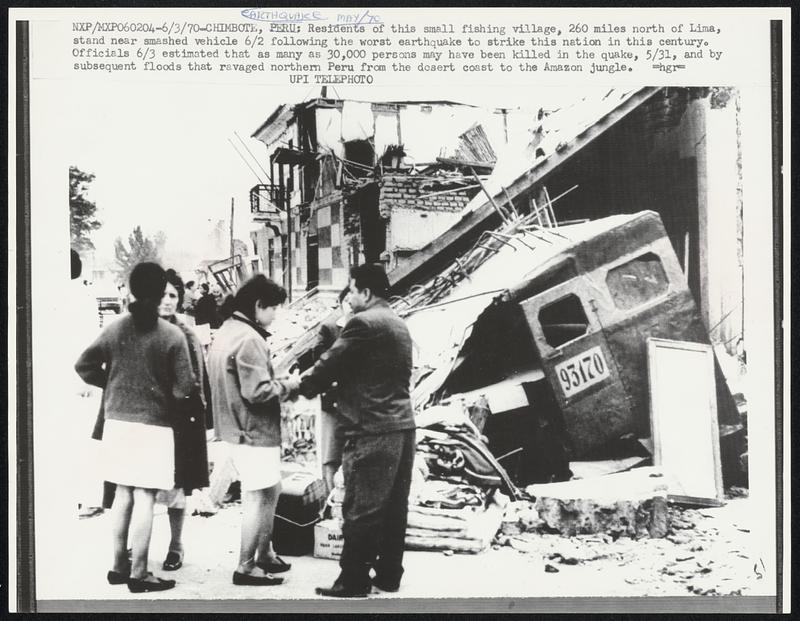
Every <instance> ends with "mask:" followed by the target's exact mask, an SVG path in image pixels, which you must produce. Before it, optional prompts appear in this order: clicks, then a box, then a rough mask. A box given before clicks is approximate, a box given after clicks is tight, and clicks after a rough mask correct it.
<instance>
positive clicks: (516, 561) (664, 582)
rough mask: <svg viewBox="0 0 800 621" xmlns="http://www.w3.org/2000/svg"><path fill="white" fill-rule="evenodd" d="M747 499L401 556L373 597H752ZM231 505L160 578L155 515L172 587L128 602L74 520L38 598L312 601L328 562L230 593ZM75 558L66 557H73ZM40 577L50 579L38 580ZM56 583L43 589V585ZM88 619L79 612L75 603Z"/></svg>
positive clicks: (188, 530)
mask: <svg viewBox="0 0 800 621" xmlns="http://www.w3.org/2000/svg"><path fill="white" fill-rule="evenodd" d="M748 502H749V501H748V499H747V498H736V499H731V500H729V501H728V503H727V505H726V506H724V507H720V508H714V509H702V510H686V511H680V510H678V509H675V508H673V509H671V510H672V513H673V515H672V527H671V529H670V534H669V536H668V537H666V538H664V539H643V540H638V541H633V540H630V539H624V538H622V539H618V540H617V541H612V540H611V539H610V538H609V537H607V536H598V535H593V536H579V537H572V538H566V537H560V536H556V535H534V534H526V535H520V536H517V537H513V538H509V539H507V540H505V541H504V540H500V541H499V542H496V543H495V544H494V545H493V546H492V547H491V548H490V549H487V550H486V551H485V552H483V553H481V554H476V555H463V554H447V553H440V552H408V553H407V557H406V563H405V565H406V575H405V578H404V581H403V586H402V589H401V590H400V592H399V593H397V594H387V593H380V594H377V593H376V594H375V595H373V596H372V597H374V598H384V599H391V598H434V597H436V598H438V597H453V598H456V597H458V598H464V597H504V598H524V597H559V596H591V597H620V596H625V597H628V596H685V595H693V594H694V595H734V594H741V595H746V594H753V593H759V582H760V580H761V578H762V574H763V571H762V570H761V569H760V568H759V561H758V559H756V558H754V557H753V555H752V554H751V552H750V551H749V544H748V539H749V525H748V523H747V521H746V518H747V516H748V515H749V512H748ZM240 511H241V509H240V505H239V504H238V503H234V504H229V505H226V506H225V507H224V508H223V509H222V510H220V511H219V513H217V514H216V515H213V516H210V517H201V516H199V515H194V516H191V517H188V518H187V521H186V527H185V538H184V541H185V547H186V557H185V563H184V566H183V568H182V569H180V570H178V571H177V572H174V573H173V574H172V575H169V573H168V572H162V571H161V570H160V565H161V561H162V560H163V558H164V555H165V553H166V548H167V544H168V540H169V527H168V521H167V517H166V512H165V510H164V508H163V507H158V513H157V515H156V518H155V522H154V528H153V539H152V545H151V551H152V552H151V567H152V568H153V569H154V570H155V572H156V574H157V575H162V576H169V577H174V578H175V579H176V580H177V581H178V585H177V587H176V588H175V589H173V590H171V591H167V592H164V593H156V594H147V595H145V596H143V595H134V594H131V593H129V592H128V590H127V588H126V587H125V586H113V587H112V586H109V585H108V584H107V583H106V582H105V573H106V571H107V570H108V569H109V567H110V564H109V563H110V536H109V532H108V530H109V516H108V514H107V513H106V514H103V515H99V516H96V517H93V518H89V519H84V520H80V522H79V527H78V528H77V529H76V531H75V532H77V533H78V536H77V539H76V540H75V541H74V542H73V543H74V549H75V550H76V555H75V557H76V559H77V560H78V565H77V567H75V571H71V572H70V573H69V574H66V575H64V574H63V572H60V571H58V569H59V568H41V573H40V575H39V586H40V588H39V597H40V598H45V599H69V600H92V599H104V600H136V599H142V598H147V599H154V600H174V599H179V600H216V599H234V600H238V599H243V600H244V599H251V600H252V599H258V600H269V599H279V600H292V599H302V600H309V599H312V600H313V599H321V598H319V597H318V596H316V595H315V594H314V587H315V586H318V585H328V584H329V583H330V582H332V581H333V579H334V578H335V577H336V575H337V571H338V566H337V564H336V563H335V562H334V561H330V560H323V559H316V558H313V557H311V556H307V557H300V558H296V557H295V558H291V557H287V560H289V561H290V562H291V563H293V568H292V570H291V571H290V572H289V573H288V574H284V575H286V582H285V583H284V584H283V585H281V586H277V587H242V586H234V585H233V584H232V583H231V573H232V571H233V569H234V567H235V565H236V557H237V550H238V540H239V520H240V515H241V513H240ZM78 551H80V553H79V554H78V553H77V552H78ZM48 570H49V571H51V572H53V573H52V575H49V576H48ZM56 575H57V576H58V579H57V580H55V579H53V578H54V576H56ZM86 609H87V610H89V609H91V604H89V603H87V604H86Z"/></svg>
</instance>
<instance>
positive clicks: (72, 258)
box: [69, 248, 83, 280]
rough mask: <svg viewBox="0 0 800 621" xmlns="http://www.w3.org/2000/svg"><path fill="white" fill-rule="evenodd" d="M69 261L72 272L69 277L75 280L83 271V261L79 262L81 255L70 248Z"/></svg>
mask: <svg viewBox="0 0 800 621" xmlns="http://www.w3.org/2000/svg"><path fill="white" fill-rule="evenodd" d="M69 263H70V273H71V274H72V275H71V276H70V278H71V279H72V280H75V279H76V278H78V277H79V276H80V275H81V272H82V271H83V263H82V262H81V257H80V255H78V253H77V252H75V251H74V250H73V249H72V248H70V249H69Z"/></svg>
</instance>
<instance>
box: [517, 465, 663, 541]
mask: <svg viewBox="0 0 800 621" xmlns="http://www.w3.org/2000/svg"><path fill="white" fill-rule="evenodd" d="M525 491H526V492H527V493H529V494H531V495H533V496H535V497H536V502H535V505H534V506H535V509H536V511H537V513H538V515H539V518H540V519H541V520H542V522H543V526H542V527H541V528H544V529H547V530H549V531H550V532H557V533H559V534H562V535H567V536H574V535H578V534H592V533H607V534H609V535H611V536H612V537H621V536H627V537H631V538H635V539H638V538H642V537H664V536H666V534H667V531H668V527H669V513H668V507H667V480H666V478H665V477H664V475H663V472H662V471H661V470H660V469H659V468H653V467H649V468H637V469H635V470H631V471H629V472H621V473H616V474H610V475H606V476H601V477H593V478H590V479H582V480H577V481H565V482H563V483H544V484H535V485H530V486H528V487H527V488H526V490H525Z"/></svg>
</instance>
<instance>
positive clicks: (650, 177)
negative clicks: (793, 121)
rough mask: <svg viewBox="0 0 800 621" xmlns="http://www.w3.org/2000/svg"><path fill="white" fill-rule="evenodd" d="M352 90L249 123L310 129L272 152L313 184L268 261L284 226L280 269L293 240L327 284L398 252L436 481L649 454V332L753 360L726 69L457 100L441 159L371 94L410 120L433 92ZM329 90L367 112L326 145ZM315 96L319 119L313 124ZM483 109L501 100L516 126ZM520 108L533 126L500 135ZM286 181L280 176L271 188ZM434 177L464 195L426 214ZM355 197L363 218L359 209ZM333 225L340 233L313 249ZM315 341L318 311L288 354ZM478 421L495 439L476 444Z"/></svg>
mask: <svg viewBox="0 0 800 621" xmlns="http://www.w3.org/2000/svg"><path fill="white" fill-rule="evenodd" d="M359 103H360V102H359ZM346 104H347V102H330V101H328V100H315V101H314V102H311V104H305V105H301V106H299V107H295V108H293V109H289V108H279V109H278V110H276V112H275V113H274V114H273V117H271V119H270V120H268V122H267V123H265V125H264V126H263V127H262V128H261V129H260V130H259V131H258V132H257V134H259V135H260V138H261V139H264V140H265V142H268V141H269V140H272V141H273V142H274V141H277V140H278V139H279V138H280V136H284V137H285V134H282V133H280V132H279V131H278V129H276V127H279V128H280V131H286V128H291V127H292V125H293V124H297V125H298V127H300V128H301V130H300V134H301V136H306V137H305V138H301V143H302V144H303V145H304V146H303V148H302V149H299V150H297V149H295V148H294V145H293V144H292V141H289V150H288V151H287V150H286V149H283V148H279V149H277V150H276V151H275V152H274V153H273V156H272V158H271V163H272V164H273V166H276V165H277V166H279V167H280V166H284V165H285V166H288V167H289V168H290V169H291V168H292V167H298V168H300V169H302V170H303V175H302V176H301V181H302V183H301V185H302V187H303V188H305V189H303V190H302V191H301V193H300V196H299V199H306V200H301V201H300V202H299V203H298V208H297V210H296V212H295V211H293V208H292V207H291V205H290V203H285V204H284V205H283V209H287V205H288V212H289V214H290V215H289V218H288V220H286V221H285V222H284V223H283V224H281V219H280V217H278V216H273V215H269V216H267V219H270V218H271V220H270V221H271V222H272V224H270V226H273V227H274V235H273V236H272V237H269V239H268V242H269V243H268V244H267V246H268V247H269V248H270V251H269V257H268V261H267V262H266V263H265V265H270V266H272V265H273V264H275V262H276V259H275V256H276V255H275V253H274V252H273V250H272V249H273V248H275V247H276V245H280V244H284V245H283V250H282V253H283V254H282V255H281V256H282V257H285V258H284V259H281V260H278V261H277V263H278V264H280V266H281V267H282V269H283V271H281V270H277V271H271V272H270V273H271V274H286V269H287V260H286V258H288V256H289V255H290V254H291V255H292V256H293V257H294V259H295V261H296V262H295V263H292V262H291V259H289V260H288V265H290V266H291V265H293V266H294V267H293V268H292V269H290V270H289V280H288V283H287V284H288V285H289V286H295V287H297V286H298V285H302V286H303V288H304V289H305V290H307V291H310V290H312V289H314V288H317V289H319V291H323V290H325V289H326V288H327V290H328V291H330V292H335V291H336V290H337V289H338V288H340V287H341V286H342V285H344V284H345V282H346V274H347V267H348V266H349V265H353V264H357V263H360V262H363V261H372V262H375V261H381V262H383V263H384V264H385V265H386V266H387V271H388V273H389V278H390V282H391V284H392V296H393V297H392V299H391V303H392V306H393V307H394V309H395V310H396V312H398V314H399V315H401V316H402V317H404V318H405V320H406V322H407V324H408V326H409V329H410V331H411V334H412V338H413V339H414V347H415V350H414V374H413V377H412V390H413V394H412V398H413V403H414V407H415V410H416V411H417V413H418V416H419V420H420V421H421V424H420V427H421V431H422V433H421V441H420V445H421V449H420V450H421V453H423V454H424V455H425V461H426V464H427V466H426V467H424V468H422V469H426V471H430V470H431V468H430V466H431V465H436V467H435V468H433V470H434V471H436V472H435V475H436V476H435V477H434V478H436V479H437V485H438V483H439V482H441V481H450V482H451V483H453V484H455V485H466V486H468V487H467V491H466V492H464V493H466V494H467V496H469V494H470V493H471V492H470V491H469V489H470V488H469V486H470V485H473V486H475V485H477V486H478V487H482V488H485V489H489V490H501V491H502V492H504V493H506V494H507V495H508V497H510V498H511V499H512V500H516V499H521V498H525V497H526V495H525V493H524V491H523V490H524V488H526V487H527V486H530V485H531V484H542V483H545V484H547V483H552V482H559V481H569V480H570V479H571V478H572V477H573V475H574V469H575V467H576V465H578V464H580V463H581V462H584V463H586V462H600V461H609V460H611V461H613V460H617V462H619V460H620V459H623V461H624V460H625V459H626V458H635V459H633V461H631V460H630V459H628V461H624V464H625V465H624V466H620V467H618V469H626V468H628V467H629V466H630V465H631V464H632V463H636V464H637V465H643V464H644V465H646V464H648V463H653V461H654V460H653V456H654V454H655V453H657V452H658V449H657V447H654V438H653V437H652V436H653V420H652V409H653V403H652V394H651V393H650V385H649V383H648V380H649V376H648V373H649V369H650V366H649V365H651V361H650V359H649V358H648V351H649V350H648V347H649V345H648V343H649V342H651V341H654V340H659V339H661V340H663V339H667V340H669V341H678V342H687V343H697V344H701V345H706V346H707V345H714V346H715V351H716V353H718V354H719V355H723V356H727V355H733V356H736V357H737V360H738V361H740V362H742V364H743V360H744V323H743V312H742V298H743V264H742V245H741V242H742V194H741V187H742V181H741V173H742V171H741V166H740V156H739V154H740V145H739V142H738V136H739V132H738V110H737V99H736V92H735V91H733V90H732V89H727V88H707V89H696V88H643V89H637V90H630V91H620V90H616V89H611V90H609V91H607V92H605V93H601V94H598V95H596V96H592V97H585V98H584V99H582V100H580V101H577V102H575V104H574V105H572V106H569V107H567V108H565V109H562V110H557V111H552V112H550V111H546V110H543V109H540V110H538V112H537V113H535V114H520V115H517V116H515V115H509V114H506V113H505V112H503V113H500V114H498V111H493V112H492V113H491V115H489V116H486V114H484V115H483V116H482V117H480V116H475V115H476V111H475V110H473V109H469V108H468V107H467V108H465V110H466V111H467V112H468V113H469V114H471V115H473V116H474V120H473V121H472V124H471V125H470V126H469V127H468V128H467V129H466V130H465V131H462V132H461V133H458V134H457V140H456V141H455V142H450V143H448V145H447V147H446V148H440V149H439V153H440V154H439V155H437V156H436V157H435V158H433V160H434V161H432V162H424V165H423V166H417V165H414V166H411V167H408V166H407V165H406V164H405V163H404V162H405V161H406V160H405V155H406V152H407V150H406V147H405V146H404V145H403V143H402V138H403V135H402V132H401V131H400V123H399V121H398V122H397V123H395V126H396V127H397V132H396V133H393V134H392V137H391V139H390V140H386V139H385V138H384V139H382V140H381V141H379V140H378V139H377V137H378V135H379V127H384V128H385V127H386V126H387V124H389V125H390V123H388V121H387V119H386V118H384V117H382V116H381V115H382V114H384V113H386V114H388V115H389V116H391V114H397V117H396V118H397V119H402V118H403V117H402V112H401V111H402V110H406V109H408V108H409V106H411V107H414V106H416V107H418V108H419V109H418V110H416V112H417V113H418V114H424V113H430V112H431V111H430V110H428V111H427V112H423V111H422V109H423V108H427V107H430V106H431V104H430V103H416V104H413V105H412V104H409V103H402V104H397V103H394V104H386V106H388V107H387V108H382V107H381V105H379V104H362V103H360V107H357V108H353V107H352V106H348V105H346ZM443 105H444V106H445V108H451V107H453V106H458V105H457V104H451V103H449V102H447V103H445V104H443ZM331 110H340V112H339V117H338V118H339V123H340V124H341V125H340V128H341V127H343V126H344V125H345V117H348V118H349V119H351V120H352V119H354V118H360V119H361V122H360V123H357V124H356V126H357V127H359V128H360V132H361V133H360V134H358V135H359V136H361V138H359V139H358V140H361V141H362V142H361V143H359V144H360V146H358V147H357V145H356V144H355V143H350V141H344V140H343V139H344V135H345V134H344V131H343V130H341V137H340V138H339V139H338V142H339V143H340V147H341V149H344V152H341V149H340V152H339V153H338V154H337V151H336V150H335V149H332V150H331V151H330V152H327V153H322V152H320V151H321V150H320V148H319V145H320V143H319V142H318V141H317V139H318V137H319V135H320V121H319V118H320V117H318V116H316V115H319V113H320V111H322V112H324V114H323V115H322V118H325V116H326V115H327V117H328V118H329V119H330V118H331V117H330V114H331V112H330V111H331ZM355 110H360V112H358V113H356V112H355ZM309 111H313V112H314V115H315V119H316V120H315V122H314V123H312V124H311V125H309V124H306V125H303V121H302V119H303V118H304V117H303V115H304V114H311V112H309ZM451 112H452V110H449V111H448V114H450V116H449V117H448V118H451V119H452V118H453V115H452V114H451ZM351 114H352V115H354V116H348V115H351ZM370 115H371V116H370ZM369 118H372V119H373V122H372V124H371V125H370V123H369ZM364 119H367V121H364ZM379 119H382V120H381V121H380V123H379ZM487 119H491V120H492V121H497V120H498V119H499V120H500V121H501V125H502V126H503V127H504V131H501V132H497V131H496V130H497V127H496V126H491V122H492V121H489V120H487ZM509 119H522V120H524V121H525V122H526V126H525V127H524V129H523V130H522V131H521V132H517V133H513V132H512V135H509V134H508V131H507V128H508V127H509ZM462 121H463V119H462ZM460 122H461V121H460ZM484 124H485V125H484ZM365 125H366V126H367V127H365ZM310 126H311V127H315V128H316V132H317V134H316V135H317V139H315V138H314V136H313V135H312V134H311V133H310V132H309V131H308V129H307V128H308V127H310ZM330 126H331V124H330V123H328V124H327V125H326V127H327V128H328V130H329V131H330ZM412 126H413V125H412ZM302 127H305V128H306V130H302ZM370 129H371V130H372V133H370ZM337 131H338V130H336V129H334V130H333V132H334V134H336V132H337ZM270 132H271V133H270ZM497 135H500V136H502V139H501V141H500V142H498V140H497V138H496V136H497ZM490 136H492V137H495V138H494V142H493V140H492V139H491V138H490ZM370 137H371V141H370ZM333 142H334V143H335V142H336V141H335V140H334V141H333ZM379 142H380V144H381V145H383V146H384V147H385V148H384V149H383V150H382V151H381V149H380V148H379V147H378V143H379ZM348 145H349V146H348ZM310 146H313V148H310V149H309V147H310ZM367 146H369V148H367ZM359 148H360V149H363V150H362V151H359V150H358V149H359ZM379 151H380V152H381V153H382V154H383V155H381V156H378V155H376V154H377V153H378V152H379ZM309 152H312V157H309ZM358 153H361V155H362V156H363V159H362V160H361V161H359V159H358V158H359V157H361V156H359V155H357V154H358ZM428 159H431V158H428ZM355 164H360V166H361V168H360V173H359V174H352V171H353V170H354V169H357V168H359V167H358V166H355ZM404 166H405V168H404ZM279 170H283V169H282V168H279ZM348 170H349V171H350V172H348ZM400 170H402V171H404V172H403V174H398V171H400ZM308 171H314V172H313V174H310V175H309V174H308ZM293 174H294V173H291V172H290V173H289V174H288V178H289V179H292V180H291V181H289V182H287V174H286V173H283V172H279V174H278V175H277V176H278V178H279V179H280V183H281V184H283V185H284V186H285V188H293V183H294V181H293V177H292V175H293ZM348 176H349V177H351V178H350V179H349V180H348V181H345V179H347V178H348ZM399 177H402V179H399ZM312 180H313V185H314V187H313V192H311V186H312ZM404 184H405V185H407V187H406V189H405V190H401V189H398V188H399V187H401V186H404ZM254 190H256V189H254ZM258 192H260V190H257V192H256V194H257V195H258V196H260V195H259V194H258ZM287 193H288V194H287ZM290 194H292V191H291V190H287V189H284V190H281V191H280V192H278V193H277V194H273V195H271V196H272V198H273V199H275V201H276V202H277V203H280V201H282V200H283V201H285V200H286V197H287V196H288V195H290ZM432 195H433V197H434V198H440V197H443V196H448V197H452V198H449V199H448V201H449V202H448V203H447V205H448V206H447V208H446V209H444V210H443V212H445V213H444V214H443V215H442V216H441V219H439V220H434V219H431V220H430V226H429V225H428V223H426V224H425V225H420V222H421V221H422V219H423V218H422V215H423V214H426V217H430V216H431V213H430V211H431V208H430V205H428V204H426V203H425V201H426V200H430V198H431V197H432ZM309 198H310V199H311V200H307V199H309ZM299 199H298V200H299ZM259 200H260V199H259ZM258 204H259V205H261V204H262V203H260V202H259V203H258ZM332 205H333V206H334V209H332V210H331V209H330V207H331V206H332ZM280 209H281V207H280V206H279V205H277V204H276V205H275V206H274V208H273V207H272V206H270V207H269V208H268V209H267V210H266V211H270V213H271V212H272V211H274V212H275V213H279V212H280ZM256 211H258V212H259V213H260V212H261V211H265V210H263V209H261V208H260V207H259V209H258V210H256V209H254V213H255V212H256ZM334 211H337V215H335V216H334V215H333V213H334ZM295 214H296V215H295ZM257 217H259V218H261V217H264V216H262V215H257ZM348 218H349V219H350V220H351V221H353V222H355V223H356V224H357V226H355V225H354V226H353V227H351V228H350V229H348V228H347V226H346V222H347V221H348ZM404 218H405V219H404ZM288 223H292V224H293V225H294V227H295V228H294V229H291V230H287V226H286V225H287V224H288ZM292 224H289V225H288V226H289V227H291V226H292ZM334 227H336V228H334ZM292 231H294V233H292ZM348 231H350V232H351V233H353V232H354V234H353V235H351V236H350V237H347V234H348ZM712 231H713V234H712ZM315 235H316V243H317V244H318V246H317V250H316V251H314V250H311V248H312V246H313V243H314V241H315ZM256 236H257V235H256ZM412 238H413V241H412ZM259 239H260V238H259ZM269 240H272V241H269ZM399 240H405V241H403V242H402V243H401V242H400V241H399ZM329 241H330V244H331V245H336V246H337V247H338V251H334V250H331V252H325V253H323V252H322V250H323V248H324V247H326V248H327V247H333V246H331V245H329ZM293 242H294V244H295V245H292V244H293ZM304 243H305V246H303V244H304ZM258 246H259V247H261V241H259V242H258ZM345 247H346V248H350V250H349V251H348V254H346V256H347V258H346V260H344V258H343V257H345V254H344V253H343V252H342V248H345ZM303 248H304V249H305V252H302V249H303ZM315 252H316V254H315ZM292 253H294V254H292ZM336 257H338V258H336ZM312 259H316V261H317V267H318V268H319V269H318V271H315V268H314V267H313V260H312ZM329 259H330V262H328V260H329ZM281 261H282V262H281ZM301 266H302V267H301ZM323 266H324V267H323ZM271 269H272V268H271ZM325 270H328V271H325ZM292 277H294V280H291V279H292ZM284 282H287V280H286V279H285V278H284ZM313 340H314V330H313V329H312V330H309V331H308V332H307V333H306V334H305V335H304V336H303V337H300V338H297V339H294V340H293V341H292V342H291V343H289V344H287V345H286V346H285V347H283V348H282V349H280V350H279V352H278V354H279V360H278V364H277V365H276V366H277V368H278V369H288V368H289V367H290V366H292V365H295V364H299V366H300V367H307V366H308V365H310V364H311V363H312V360H311V358H310V349H311V345H312V343H313ZM710 382H711V391H712V392H713V394H714V416H715V418H714V424H715V425H717V426H718V431H719V438H718V442H719V451H720V453H721V457H720V458H719V461H720V462H721V476H722V478H723V479H724V481H725V484H726V485H728V486H729V485H731V484H746V481H747V468H746V459H744V461H742V456H743V455H744V456H745V458H746V409H745V405H744V404H743V401H742V399H741V397H740V395H737V397H738V399H736V400H735V399H734V397H733V396H732V394H731V390H730V389H729V386H728V383H727V381H726V377H725V375H724V374H723V372H722V368H721V366H720V361H719V360H718V359H717V358H716V357H714V358H713V367H712V377H711V379H710ZM437 434H439V435H437ZM441 434H445V436H447V437H444V436H442V435H441ZM459 434H461V435H460V436H459ZM465 434H466V435H465ZM715 436H716V434H715ZM448 437H449V440H448ZM454 438H455V439H454ZM476 438H477V439H478V441H479V443H481V444H482V445H483V446H484V447H485V448H487V449H488V453H486V452H485V453H483V454H482V455H479V453H480V452H481V451H480V449H479V448H476V445H475V439H476ZM716 441H717V440H715V442H716ZM432 447H433V448H432ZM465 455H466V457H465ZM470 456H471V457H470ZM459 460H460V461H459ZM478 462H480V464H481V465H482V469H481V468H476V464H477V463H478ZM454 463H459V464H460V467H458V468H456V467H454V466H452V464H454ZM487 464H488V465H487ZM476 469H477V470H481V472H476ZM492 471H494V472H495V474H494V475H493V474H492ZM459 481H460V483H459ZM423 496H424V494H423ZM492 497H493V496H492ZM489 498H490V496H485V497H484V500H485V502H486V503H487V507H488V506H489V504H491V503H489ZM713 500H714V499H713V498H712V501H713ZM438 502H439V505H441V504H442V501H441V500H439V501H438ZM445 504H446V503H445ZM433 509H436V510H441V509H442V507H441V506H430V505H426V506H425V511H423V514H424V515H426V516H430V515H431V514H430V511H431V510H433ZM437 517H440V518H443V519H445V518H447V517H453V516H452V515H438V516H437ZM421 536H422V535H421V534H420V533H415V537H417V539H415V544H414V545H415V546H421V547H424V545H423V544H424V541H421V540H420V537H421ZM423 539H424V538H423ZM437 545H438V544H437ZM434 549H435V548H434Z"/></svg>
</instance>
